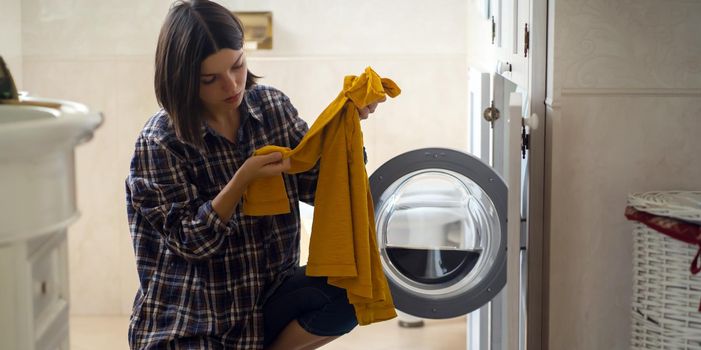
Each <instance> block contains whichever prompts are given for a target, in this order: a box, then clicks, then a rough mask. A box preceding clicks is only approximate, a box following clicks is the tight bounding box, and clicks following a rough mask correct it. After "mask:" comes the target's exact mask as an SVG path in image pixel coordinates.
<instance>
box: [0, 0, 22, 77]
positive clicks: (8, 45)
mask: <svg viewBox="0 0 701 350" xmlns="http://www.w3.org/2000/svg"><path fill="white" fill-rule="evenodd" d="M0 9H2V15H0V19H1V20H0V56H2V58H3V59H4V60H5V63H7V65H8V67H9V68H10V72H12V78H13V79H14V80H15V85H17V88H18V89H22V31H21V28H22V26H21V22H22V3H21V1H20V0H0Z"/></svg>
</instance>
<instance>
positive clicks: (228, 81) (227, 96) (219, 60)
mask: <svg viewBox="0 0 701 350" xmlns="http://www.w3.org/2000/svg"><path fill="white" fill-rule="evenodd" d="M200 68H201V74H200V99H201V100H202V103H203V104H204V106H205V108H206V109H207V110H208V111H209V112H211V113H217V112H226V111H231V110H236V109H237V108H238V107H239V106H240V105H241V101H242V100H243V93H244V90H245V89H246V73H247V72H248V70H247V68H246V58H245V57H244V54H243V49H241V50H232V49H221V50H219V51H217V52H216V53H213V54H211V55H209V56H208V57H207V58H205V59H204V61H202V66H201V67H200Z"/></svg>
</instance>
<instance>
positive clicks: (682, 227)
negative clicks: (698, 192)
mask: <svg viewBox="0 0 701 350" xmlns="http://www.w3.org/2000/svg"><path fill="white" fill-rule="evenodd" d="M626 217H627V218H628V219H629V220H633V221H637V222H640V223H642V224H644V225H646V226H647V227H650V228H651V229H653V230H655V231H657V232H660V233H662V234H665V235H667V236H669V237H672V238H675V239H678V240H680V241H682V242H686V243H689V244H693V245H697V246H698V247H699V248H698V250H697V251H696V256H694V259H693V260H692V261H691V266H690V268H689V270H690V271H691V274H693V275H696V274H697V273H699V271H701V262H700V261H699V258H700V257H701V226H699V225H696V224H692V223H690V222H686V221H682V220H677V219H674V218H670V217H666V216H659V215H654V214H650V213H647V212H644V211H640V210H637V209H635V208H633V207H632V206H628V207H626ZM699 311H701V304H700V305H699Z"/></svg>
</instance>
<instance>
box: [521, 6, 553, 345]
mask: <svg viewBox="0 0 701 350" xmlns="http://www.w3.org/2000/svg"><path fill="white" fill-rule="evenodd" d="M530 11H531V15H530V18H531V24H529V27H530V30H531V33H530V40H531V42H530V52H529V55H530V56H531V64H530V67H529V70H530V77H531V80H530V81H531V91H530V106H531V113H535V114H537V115H538V117H539V118H538V119H539V126H538V128H537V129H535V130H531V131H530V136H529V137H530V140H529V143H530V149H529V172H530V173H529V176H528V214H527V217H528V242H527V247H528V249H526V251H527V252H528V270H527V273H528V275H527V283H528V284H527V286H528V289H527V297H526V335H527V337H526V348H527V349H529V350H535V349H543V350H547V349H548V346H547V345H548V313H549V304H548V285H549V279H548V271H549V268H548V265H547V252H548V250H549V249H548V247H549V242H550V240H549V239H548V236H547V234H546V232H545V226H544V223H545V210H544V208H545V181H544V179H545V156H546V149H545V131H546V125H545V121H546V118H545V113H546V105H545V99H546V90H547V81H548V78H549V77H548V76H547V51H548V47H547V45H548V31H547V29H548V16H549V13H548V0H531V9H530ZM533 24H537V25H533Z"/></svg>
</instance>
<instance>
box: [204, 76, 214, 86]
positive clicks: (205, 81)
mask: <svg viewBox="0 0 701 350" xmlns="http://www.w3.org/2000/svg"><path fill="white" fill-rule="evenodd" d="M215 79H216V78H215V77H212V78H209V79H203V80H202V84H205V85H209V84H211V83H213V82H214V80H215Z"/></svg>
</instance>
